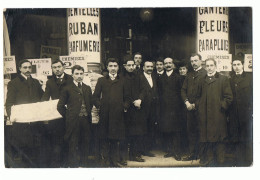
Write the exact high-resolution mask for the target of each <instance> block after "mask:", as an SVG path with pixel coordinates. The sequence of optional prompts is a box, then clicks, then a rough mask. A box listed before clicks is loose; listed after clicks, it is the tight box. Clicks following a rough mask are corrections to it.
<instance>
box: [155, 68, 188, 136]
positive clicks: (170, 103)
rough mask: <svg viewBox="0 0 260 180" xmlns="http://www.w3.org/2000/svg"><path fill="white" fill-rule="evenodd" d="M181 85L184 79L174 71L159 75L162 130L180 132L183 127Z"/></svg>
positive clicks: (160, 123) (160, 124)
mask: <svg viewBox="0 0 260 180" xmlns="http://www.w3.org/2000/svg"><path fill="white" fill-rule="evenodd" d="M181 86H182V80H181V77H180V75H179V74H177V73H174V72H173V73H172V74H171V75H170V76H167V74H166V72H165V73H164V74H163V75H162V76H160V77H159V81H158V89H159V98H160V120H159V128H160V130H161V131H162V132H165V133H170V132H178V131H181V130H182V128H183V127H182V126H183V119H182V117H181V115H182V114H181V112H182V109H181V108H182V101H181Z"/></svg>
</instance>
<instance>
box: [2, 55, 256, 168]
mask: <svg viewBox="0 0 260 180" xmlns="http://www.w3.org/2000/svg"><path fill="white" fill-rule="evenodd" d="M190 63H191V66H192V69H193V70H192V71H191V72H189V73H187V74H186V73H183V74H186V76H182V75H180V74H182V72H183V71H184V72H185V71H186V72H187V67H186V70H185V69H184V68H183V69H184V70H181V69H180V74H179V73H178V72H177V65H176V63H175V62H174V60H173V59H172V58H170V57H167V58H158V59H157V61H155V62H154V60H153V59H151V58H146V59H145V61H143V59H142V54H140V53H136V54H135V55H134V56H133V57H132V56H130V55H126V56H125V57H124V59H123V68H122V72H120V73H119V71H120V70H119V69H120V68H119V62H118V60H117V59H116V58H109V59H108V60H107V62H106V68H107V70H108V74H107V75H106V76H104V77H101V78H99V79H98V82H97V84H96V87H95V90H94V93H93V94H92V91H91V88H90V87H89V86H88V85H86V84H84V83H83V82H82V81H83V78H84V68H83V67H81V66H78V65H76V66H74V67H73V68H72V77H71V76H70V75H67V74H66V73H64V65H63V63H62V62H61V61H59V60H58V61H54V62H52V71H53V76H52V78H50V79H49V80H48V81H47V83H46V89H45V92H43V90H42V89H41V85H40V83H39V82H38V81H37V80H36V79H33V78H32V77H31V75H30V74H31V68H32V66H31V63H30V62H29V61H27V60H23V61H20V63H19V70H20V72H21V73H20V74H19V75H18V77H17V78H15V79H13V80H12V81H11V82H10V83H9V84H8V93H7V100H6V109H7V113H8V116H10V113H11V106H12V105H17V104H25V103H33V102H39V101H48V100H49V99H50V98H51V99H53V100H54V99H59V102H58V105H57V110H58V111H59V113H60V114H61V115H62V117H63V118H61V119H58V120H52V121H48V122H46V121H45V122H35V123H23V124H19V123H13V125H12V128H11V134H12V135H11V136H10V139H8V142H10V144H11V147H12V148H13V151H12V152H13V153H14V154H15V155H14V156H13V157H15V158H16V157H18V158H27V159H28V161H29V162H30V164H31V165H32V164H33V165H34V166H35V167H37V165H39V164H44V165H45V166H46V167H62V166H63V159H67V161H66V162H67V165H66V166H67V167H79V166H83V167H88V161H89V159H88V155H89V146H90V137H91V127H92V126H91V122H92V121H91V109H92V107H93V105H94V106H95V107H96V108H97V109H99V122H98V133H97V136H98V139H99V150H100V151H99V162H100V165H101V166H102V167H122V166H126V165H127V160H130V161H137V162H144V161H145V159H144V158H143V156H150V157H154V156H155V155H154V154H153V153H152V150H153V149H154V148H155V147H160V148H161V150H163V151H164V152H165V155H164V157H165V158H169V157H173V158H174V159H175V160H177V161H191V160H198V159H199V160H200V161H199V162H200V164H201V165H202V166H223V165H224V163H225V159H226V158H225V151H226V147H227V144H228V145H230V144H232V145H233V146H234V149H235V151H234V153H233V154H235V155H236V157H235V161H236V162H235V163H234V164H235V165H241V166H249V165H251V163H252V143H253V142H252V102H253V99H252V94H253V90H252V83H253V82H252V76H251V75H250V74H247V73H245V72H243V58H241V57H236V56H234V58H233V62H232V66H233V72H232V75H231V77H230V78H228V77H226V76H224V75H221V74H220V73H218V72H216V70H217V65H216V61H215V60H214V59H207V60H205V69H204V68H202V59H201V56H200V55H199V54H192V55H191V57H190ZM154 66H155V67H156V68H154ZM37 135H38V136H39V137H41V136H43V137H44V138H38V139H36V140H39V139H40V141H41V142H40V144H41V143H46V144H48V148H42V146H41V148H39V149H37V148H36V150H35V147H33V146H35V137H37ZM184 136H187V137H188V138H187V139H188V144H187V145H188V148H189V149H188V152H187V153H185V154H184V153H183V152H185V151H184V146H183V143H184V141H185V139H184ZM42 139H43V140H42ZM29 144H31V146H29ZM64 144H65V145H66V146H64ZM32 147H33V148H32ZM46 149H47V150H46ZM32 151H36V154H37V158H36V159H37V160H36V161H35V162H31V161H32V159H31V158H30V157H31V154H30V153H32ZM46 156H47V158H44V157H46ZM46 159H47V160H46ZM44 160H45V162H43V161H44ZM37 163H38V164H37ZM11 166H12V165H11Z"/></svg>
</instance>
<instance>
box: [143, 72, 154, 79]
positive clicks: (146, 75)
mask: <svg viewBox="0 0 260 180" xmlns="http://www.w3.org/2000/svg"><path fill="white" fill-rule="evenodd" d="M144 76H145V77H146V78H151V77H152V76H151V74H147V73H146V72H144Z"/></svg>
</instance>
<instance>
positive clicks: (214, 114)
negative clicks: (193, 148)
mask: <svg viewBox="0 0 260 180" xmlns="http://www.w3.org/2000/svg"><path fill="white" fill-rule="evenodd" d="M197 92H198V96H197V100H196V103H195V106H196V108H197V109H198V116H199V117H198V118H199V134H200V142H221V141H223V140H224V139H225V138H226V137H227V117H226V111H227V109H228V107H229V106H230V104H231V102H232V100H233V95H232V91H231V87H230V83H229V80H228V78H227V77H226V76H223V75H220V74H219V73H216V74H215V75H214V76H213V77H208V76H207V75H206V76H205V77H203V78H201V80H200V82H199V85H198V91H197Z"/></svg>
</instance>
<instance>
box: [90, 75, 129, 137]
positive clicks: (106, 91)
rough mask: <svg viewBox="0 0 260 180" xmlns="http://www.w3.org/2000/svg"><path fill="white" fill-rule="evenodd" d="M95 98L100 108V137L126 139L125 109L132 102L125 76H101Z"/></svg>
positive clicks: (96, 104) (95, 103)
mask: <svg viewBox="0 0 260 180" xmlns="http://www.w3.org/2000/svg"><path fill="white" fill-rule="evenodd" d="M93 100H94V101H93V102H94V105H95V106H96V108H100V120H99V124H98V126H99V127H98V128H99V133H98V134H99V137H100V138H102V139H103V138H109V139H115V140H120V139H124V138H125V121H124V109H128V107H129V104H130V102H131V100H130V95H129V89H127V86H126V83H125V81H124V78H122V77H121V75H117V77H116V79H115V80H111V79H110V78H109V76H108V75H107V76H106V77H101V78H99V79H98V82H97V84H96V87H95V91H94V94H93Z"/></svg>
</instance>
